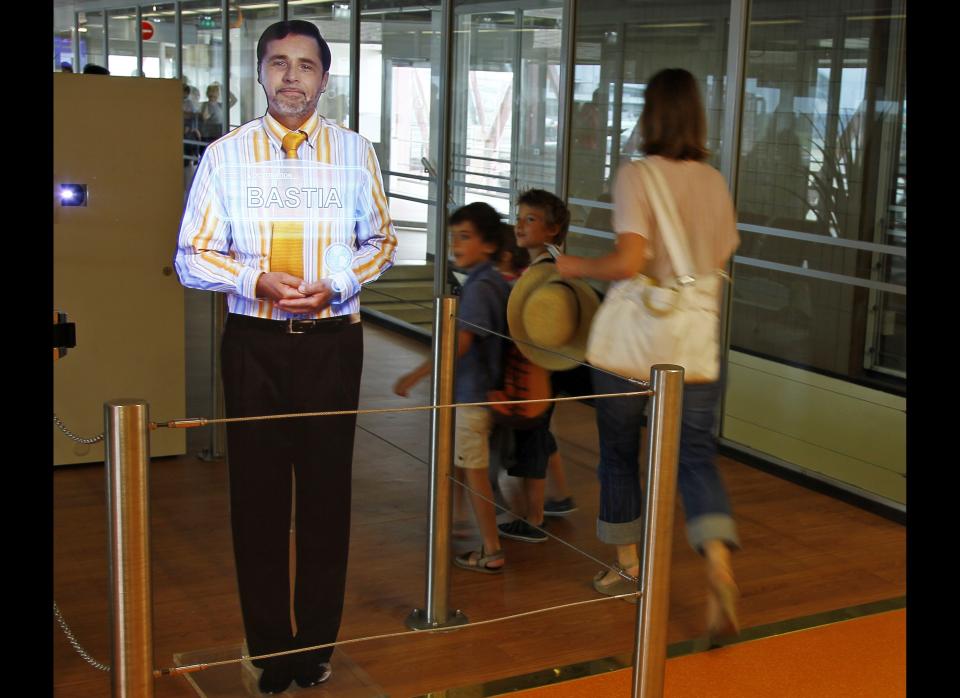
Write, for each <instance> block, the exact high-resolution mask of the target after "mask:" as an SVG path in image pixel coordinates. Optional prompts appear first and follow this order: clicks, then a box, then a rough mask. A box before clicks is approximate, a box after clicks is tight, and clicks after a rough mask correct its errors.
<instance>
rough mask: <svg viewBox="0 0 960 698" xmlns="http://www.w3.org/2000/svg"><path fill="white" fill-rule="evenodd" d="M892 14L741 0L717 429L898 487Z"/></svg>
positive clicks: (842, 477) (900, 410)
mask: <svg viewBox="0 0 960 698" xmlns="http://www.w3.org/2000/svg"><path fill="white" fill-rule="evenodd" d="M904 15H905V13H904V5H903V3H902V2H899V1H898V0H868V1H867V2H864V1H862V0H857V1H856V2H853V1H852V0H842V1H841V2H832V1H831V2H826V1H825V0H818V1H813V2H807V3H804V4H802V5H797V4H796V3H787V2H782V1H780V0H756V2H754V3H753V10H752V13H751V24H750V32H749V45H748V49H749V50H748V52H747V63H746V70H745V79H746V84H745V93H744V109H743V123H742V138H741V153H740V166H739V180H738V187H737V193H738V198H737V209H738V216H739V228H740V234H741V238H742V243H741V245H740V249H739V250H738V252H737V256H736V257H735V258H734V269H733V271H734V273H733V279H734V282H733V292H732V304H731V315H730V317H731V320H730V328H729V336H730V351H729V355H728V360H729V363H728V365H729V378H728V383H727V392H726V399H725V404H724V419H723V436H724V438H726V439H727V440H729V441H731V442H734V443H736V444H740V445H743V446H746V447H748V448H750V449H753V450H755V451H757V452H760V453H762V454H764V455H765V456H773V457H774V458H777V459H779V460H781V461H783V462H785V463H788V464H793V465H794V466H798V467H800V468H802V469H803V470H804V471H806V472H809V473H814V474H819V476H822V477H825V478H827V479H828V480H830V481H834V482H837V481H838V482H841V483H844V484H845V485H846V486H853V487H854V488H857V489H858V490H859V491H861V492H865V493H867V494H868V495H870V496H878V497H881V498H883V499H884V500H886V501H893V502H900V503H903V502H904V501H905V486H906V448H905V431H906V430H905V427H906V423H905V421H906V401H905V399H904V397H903V395H904V390H905V380H904V379H905V377H906V352H905V344H906V325H905V320H906V316H905V307H906V304H905V301H906V265H905V262H906V213H907V209H906V196H905V179H906V145H905V141H904V131H905V125H906V97H905V77H904V75H905V71H904V67H905V61H906V58H905V40H904V33H905V16H904Z"/></svg>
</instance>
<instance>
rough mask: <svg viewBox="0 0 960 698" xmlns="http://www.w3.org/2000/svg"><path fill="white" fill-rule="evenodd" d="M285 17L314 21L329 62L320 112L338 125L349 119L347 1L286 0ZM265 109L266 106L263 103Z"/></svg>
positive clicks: (348, 6)
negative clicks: (328, 71) (328, 72)
mask: <svg viewBox="0 0 960 698" xmlns="http://www.w3.org/2000/svg"><path fill="white" fill-rule="evenodd" d="M287 6H288V7H287V16H288V17H289V18H290V19H304V20H307V21H309V22H313V23H314V24H316V25H317V28H318V29H319V30H320V35H321V36H322V37H323V38H324V40H325V41H326V42H327V44H328V45H329V46H330V53H331V57H332V62H331V63H330V78H329V79H328V81H327V91H326V92H324V93H323V97H321V98H320V112H321V113H322V114H323V115H324V116H325V117H327V118H328V119H333V120H334V121H336V122H337V123H338V124H340V125H341V126H348V125H349V122H350V4H349V3H347V2H345V1H343V2H334V1H333V0H289V2H288V3H287ZM264 108H266V105H264Z"/></svg>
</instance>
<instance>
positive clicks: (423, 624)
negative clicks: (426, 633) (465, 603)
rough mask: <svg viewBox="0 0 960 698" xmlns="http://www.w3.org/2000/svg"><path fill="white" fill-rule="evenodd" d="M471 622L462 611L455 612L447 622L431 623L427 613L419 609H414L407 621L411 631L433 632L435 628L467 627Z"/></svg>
mask: <svg viewBox="0 0 960 698" xmlns="http://www.w3.org/2000/svg"><path fill="white" fill-rule="evenodd" d="M469 622H470V621H469V620H468V619H467V617H466V616H465V615H464V614H463V613H462V612H461V611H454V612H453V615H452V616H450V617H449V618H447V620H446V622H444V623H439V622H430V621H428V620H427V612H426V611H421V610H420V609H419V608H415V609H413V611H411V612H410V615H409V616H407V620H406V621H405V623H406V626H407V627H408V628H410V629H411V630H431V629H433V628H453V627H456V626H458V625H466V624H467V623H469Z"/></svg>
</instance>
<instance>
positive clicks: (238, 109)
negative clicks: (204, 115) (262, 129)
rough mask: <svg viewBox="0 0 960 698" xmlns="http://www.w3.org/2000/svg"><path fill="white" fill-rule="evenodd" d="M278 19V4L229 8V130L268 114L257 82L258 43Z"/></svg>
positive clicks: (245, 5) (258, 4)
mask: <svg viewBox="0 0 960 698" xmlns="http://www.w3.org/2000/svg"><path fill="white" fill-rule="evenodd" d="M279 20H280V3H279V2H273V3H270V2H264V3H257V4H255V5H254V4H252V3H251V4H249V5H247V4H242V5H239V6H238V5H234V4H233V3H231V5H230V93H231V95H232V98H231V99H230V128H235V127H237V126H239V125H240V124H243V123H246V122H247V121H250V120H251V119H256V118H259V117H261V116H263V115H264V114H265V113H266V111H267V99H266V97H264V96H263V88H262V87H260V83H258V82H257V41H259V39H260V35H261V34H262V33H263V30H264V29H266V28H267V27H268V26H270V25H271V24H273V23H274V22H278V21H279ZM321 104H322V102H321Z"/></svg>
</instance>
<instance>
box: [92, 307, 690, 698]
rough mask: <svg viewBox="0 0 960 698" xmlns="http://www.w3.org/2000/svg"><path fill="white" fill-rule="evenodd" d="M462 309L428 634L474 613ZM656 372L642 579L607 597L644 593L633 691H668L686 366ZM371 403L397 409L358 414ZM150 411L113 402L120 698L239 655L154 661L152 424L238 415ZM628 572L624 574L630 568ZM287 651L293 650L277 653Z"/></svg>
mask: <svg viewBox="0 0 960 698" xmlns="http://www.w3.org/2000/svg"><path fill="white" fill-rule="evenodd" d="M456 310H457V298H456V297H453V296H450V297H444V298H440V299H437V300H436V303H435V323H436V325H435V327H436V336H437V338H438V341H436V342H435V345H434V350H433V354H434V356H433V359H434V369H433V386H434V387H433V389H432V394H431V398H432V403H433V404H432V405H431V406H426V407H425V408H423V409H430V410H431V415H432V417H431V449H430V470H431V475H430V484H429V498H430V510H429V525H428V540H427V565H426V575H425V576H426V592H425V596H426V600H425V603H424V607H423V609H414V611H413V612H412V613H411V614H410V616H409V617H408V618H407V626H408V627H410V628H413V629H415V630H418V631H425V632H430V631H436V630H440V629H442V628H449V627H451V626H455V625H463V624H466V623H467V618H466V616H464V614H463V613H461V612H460V611H459V610H455V611H452V612H451V610H450V609H451V606H450V603H449V602H450V599H449V593H450V591H449V590H450V585H449V577H450V567H451V560H450V531H451V510H452V508H451V504H452V486H453V482H454V479H453V478H452V477H451V474H450V471H451V467H452V463H453V457H452V454H453V410H454V409H455V408H456V407H457V405H455V404H454V403H453V401H452V397H453V366H454V362H455V356H456V350H455V349H456V332H457V329H456V328H457V318H456ZM650 376H651V381H650V386H651V387H652V392H651V391H648V392H644V393H642V394H645V395H646V394H652V402H651V405H650V420H649V429H648V440H649V448H648V449H647V459H646V467H647V483H648V486H647V488H646V504H645V514H644V539H643V549H642V552H641V567H640V577H639V578H638V579H636V580H633V578H632V577H631V578H630V579H631V581H636V582H637V584H638V588H637V591H636V592H635V593H631V594H624V595H620V596H617V597H607V598H628V597H631V598H632V597H634V596H636V597H638V600H639V603H638V604H637V621H636V636H635V641H634V651H633V680H632V694H631V695H632V696H633V697H634V698H637V697H642V698H659V697H660V696H661V695H662V693H663V676H664V663H665V661H666V631H667V619H668V611H669V587H670V557H671V550H672V544H673V516H674V509H675V500H676V481H677V463H678V454H679V440H680V414H681V409H682V400H683V369H682V368H681V367H679V366H672V365H657V366H653V367H652V369H651V373H650ZM624 394H625V395H628V394H630V393H624ZM632 394H640V393H632ZM584 397H612V396H603V395H597V396H584ZM569 399H579V398H552V399H551V400H543V401H550V402H552V401H559V400H569ZM474 404H479V403H474ZM415 409H421V408H401V411H409V410H415ZM371 411H373V412H380V411H393V410H360V411H357V412H371ZM305 414H307V413H305ZM310 414H320V413H310ZM331 414H332V413H331ZM295 416H300V415H272V416H267V417H264V418H265V419H267V418H286V417H295ZM148 418H149V408H148V405H147V403H146V401H144V400H130V399H125V400H112V401H110V402H107V403H106V404H105V406H104V422H105V430H104V431H105V441H106V465H107V467H106V472H107V493H108V502H107V506H108V515H109V523H108V530H109V538H110V588H111V607H110V608H111V640H112V642H111V647H112V651H111V659H112V662H111V664H112V667H111V690H112V696H114V698H119V697H123V698H128V697H129V698H133V697H134V696H136V697H137V698H151V696H152V695H153V679H154V678H156V677H159V676H166V675H173V674H178V673H186V672H190V671H196V670H201V669H206V668H211V667H213V666H215V665H218V664H224V663H231V662H234V661H239V660H227V661H225V662H213V663H209V664H206V665H198V666H193V667H181V668H179V669H178V670H170V669H165V670H155V669H154V668H153V644H152V642H153V641H152V606H151V574H150V537H149V524H150V514H149V469H148V467H149V438H148V431H149V428H151V427H154V428H156V427H157V426H172V427H187V426H200V425H202V424H207V423H213V422H225V421H231V420H196V419H194V420H177V421H175V422H169V423H167V424H159V425H157V424H153V423H150V422H149V421H148ZM621 574H624V573H622V572H621ZM604 600H606V599H591V600H589V601H585V602H577V603H574V604H566V605H565V606H564V607H568V606H575V605H581V604H587V603H594V602H597V601H604ZM546 610H551V609H546ZM540 612H541V610H535V611H529V612H525V613H520V614H514V615H512V616H508V617H507V618H502V619H501V618H498V619H491V620H484V621H479V622H476V623H470V624H469V625H471V626H472V625H481V624H486V623H491V622H496V621H498V620H506V619H508V618H516V617H521V616H527V615H531V614H534V613H540ZM401 634H403V633H394V634H389V635H384V636H379V637H393V636H396V635H401ZM364 639H373V638H364ZM359 641H361V640H360V639H354V640H342V641H339V642H336V643H331V644H347V643H351V642H359ZM324 646H327V645H324ZM318 647H321V646H318ZM306 649H308V650H309V649H317V648H306ZM294 651H297V650H294ZM288 653H290V652H281V653H275V654H288ZM264 656H274V655H264Z"/></svg>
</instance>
